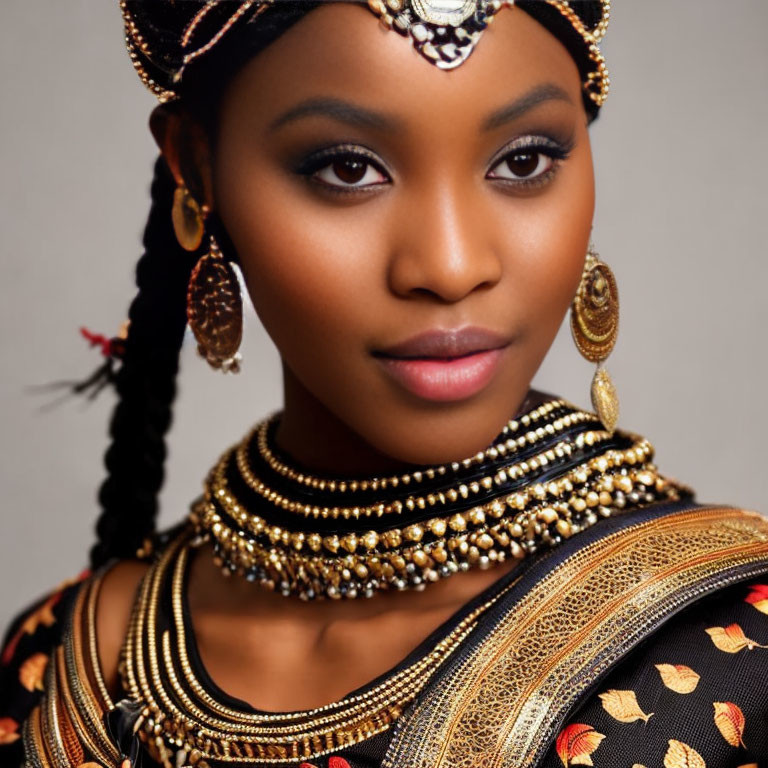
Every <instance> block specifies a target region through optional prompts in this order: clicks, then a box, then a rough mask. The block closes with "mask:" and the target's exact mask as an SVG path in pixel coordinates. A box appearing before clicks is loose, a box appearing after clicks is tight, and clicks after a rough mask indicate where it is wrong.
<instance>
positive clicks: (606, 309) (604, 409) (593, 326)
mask: <svg viewBox="0 0 768 768" xmlns="http://www.w3.org/2000/svg"><path fill="white" fill-rule="evenodd" d="M571 333H572V334H573V340H574V342H575V343H576V347H577V348H578V350H579V352H581V354H582V355H583V356H584V357H585V358H586V359H587V360H589V361H590V362H591V363H597V369H596V371H595V375H594V378H593V379H592V393H591V394H592V405H593V406H594V409H595V411H596V412H597V415H598V416H599V417H600V421H602V422H603V426H604V427H605V428H606V430H607V431H608V432H611V433H613V431H614V430H615V428H616V422H617V421H618V419H619V398H618V396H617V394H616V388H615V387H614V385H613V381H612V380H611V377H610V375H609V374H608V371H606V370H605V368H603V367H602V364H603V362H604V361H605V360H606V359H607V358H608V356H609V355H610V354H611V351H612V350H613V347H614V345H615V344H616V337H617V336H618V333H619V293H618V289H617V287H616V278H615V277H614V275H613V272H612V271H611V268H610V267H609V266H608V265H607V264H604V263H603V262H602V261H600V257H599V256H598V254H597V253H596V252H595V250H594V247H593V246H592V245H591V244H590V246H589V251H588V253H587V260H586V263H585V264H584V272H583V273H582V276H581V282H580V283H579V289H578V291H577V292H576V296H575V298H574V300H573V304H572V305H571Z"/></svg>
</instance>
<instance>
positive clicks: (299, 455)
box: [275, 364, 552, 477]
mask: <svg viewBox="0 0 768 768" xmlns="http://www.w3.org/2000/svg"><path fill="white" fill-rule="evenodd" d="M283 398H284V407H283V410H282V413H281V415H280V422H279V424H278V426H277V429H276V432H275V445H276V447H277V448H279V449H280V451H281V452H282V453H284V454H285V455H286V456H290V457H291V459H292V460H293V461H294V462H295V463H296V464H298V465H301V466H302V467H304V468H305V469H307V470H308V471H311V472H314V473H316V474H320V475H333V476H336V477H342V476H349V477H355V476H358V477H359V476H365V475H371V476H373V475H388V474H400V473H405V472H408V471H410V470H412V469H413V468H414V467H415V466H416V465H415V464H413V463H411V462H407V461H403V460H399V459H397V458H395V457H393V456H391V455H388V454H385V453H382V452H381V451H379V450H378V449H377V448H376V447H375V446H373V445H371V444H370V443H369V442H367V441H366V440H365V439H364V438H363V437H361V436H360V435H359V434H358V433H357V432H355V431H354V430H353V429H352V428H351V427H350V426H349V425H348V424H346V423H345V422H344V421H342V420H341V419H339V417H338V416H336V414H334V413H333V412H332V411H330V410H329V409H328V408H327V407H326V406H325V405H324V404H323V403H322V402H320V401H319V400H318V399H317V398H316V397H315V396H314V395H313V394H312V393H310V392H309V391H308V390H307V389H306V388H305V387H304V386H303V385H302V384H301V383H300V382H299V381H298V379H297V378H296V377H295V376H294V375H293V373H292V372H291V371H290V369H289V368H288V367H287V366H286V365H285V364H283ZM551 399H552V396H551V395H548V394H546V393H543V392H539V391H537V390H533V389H531V390H529V391H528V393H527V395H526V397H525V398H524V399H523V401H522V402H521V403H511V402H510V409H509V413H508V414H506V415H505V416H504V419H503V420H502V422H501V423H499V425H498V430H500V429H501V428H502V426H503V424H504V423H505V422H506V420H507V419H509V418H516V417H517V416H519V415H521V414H523V413H525V412H527V411H530V410H532V409H533V408H536V407H537V406H539V405H541V404H542V403H543V402H546V401H547V400H551ZM498 430H497V431H495V432H494V433H493V434H492V435H490V436H489V442H490V440H492V439H493V438H494V437H496V435H497V434H498ZM474 452H475V451H474V450H468V451H466V452H463V453H461V455H459V456H457V457H456V458H457V459H461V458H464V456H465V455H470V454H472V453H474Z"/></svg>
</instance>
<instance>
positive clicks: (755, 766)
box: [738, 763, 760, 768]
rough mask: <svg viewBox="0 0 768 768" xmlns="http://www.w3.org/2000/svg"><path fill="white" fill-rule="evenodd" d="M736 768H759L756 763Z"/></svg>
mask: <svg viewBox="0 0 768 768" xmlns="http://www.w3.org/2000/svg"><path fill="white" fill-rule="evenodd" d="M738 768H760V766H759V765H758V764H757V763H745V764H744V765H740V766H739V767H738Z"/></svg>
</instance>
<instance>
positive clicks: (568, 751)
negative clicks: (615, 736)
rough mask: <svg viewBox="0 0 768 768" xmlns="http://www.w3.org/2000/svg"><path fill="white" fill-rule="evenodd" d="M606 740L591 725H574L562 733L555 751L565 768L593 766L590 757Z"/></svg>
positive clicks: (603, 735)
mask: <svg viewBox="0 0 768 768" xmlns="http://www.w3.org/2000/svg"><path fill="white" fill-rule="evenodd" d="M604 738H605V734H602V733H598V732H597V731H596V730H595V729H594V728H593V727H592V726H591V725H585V724H584V723H572V724H571V725H569V726H567V727H566V728H564V729H563V730H562V731H560V735H559V736H558V737H557V742H556V743H555V749H556V750H557V754H558V755H559V757H560V760H562V763H563V765H564V766H565V768H568V766H569V765H593V762H592V758H591V757H590V756H591V754H592V753H593V752H594V751H595V750H596V749H597V748H598V747H599V746H600V742H601V741H602V740H603V739H604Z"/></svg>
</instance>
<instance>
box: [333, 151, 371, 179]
mask: <svg viewBox="0 0 768 768" xmlns="http://www.w3.org/2000/svg"><path fill="white" fill-rule="evenodd" d="M367 167H368V163H364V162H363V161H361V160H357V159H356V158H352V157H350V158H345V159H343V160H337V161H336V162H335V163H333V165H332V168H333V172H334V173H335V174H336V176H337V177H338V178H339V180H340V181H343V182H344V183H345V184H357V183H358V182H359V181H362V179H363V177H364V176H365V169H366V168H367Z"/></svg>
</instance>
